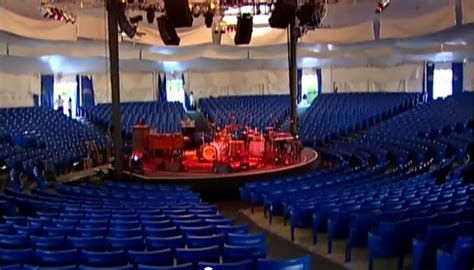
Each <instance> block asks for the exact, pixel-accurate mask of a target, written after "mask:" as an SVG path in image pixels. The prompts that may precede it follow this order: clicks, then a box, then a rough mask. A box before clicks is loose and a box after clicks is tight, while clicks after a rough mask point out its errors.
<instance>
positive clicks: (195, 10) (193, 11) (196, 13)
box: [192, 4, 201, 18]
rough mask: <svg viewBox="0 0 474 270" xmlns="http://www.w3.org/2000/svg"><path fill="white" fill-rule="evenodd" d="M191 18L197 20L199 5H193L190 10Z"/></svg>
mask: <svg viewBox="0 0 474 270" xmlns="http://www.w3.org/2000/svg"><path fill="white" fill-rule="evenodd" d="M192 13H193V17H194V18H197V17H199V15H201V7H200V6H199V5H197V4H196V5H194V6H193V8H192Z"/></svg>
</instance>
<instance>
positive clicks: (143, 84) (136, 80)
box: [92, 72, 157, 103]
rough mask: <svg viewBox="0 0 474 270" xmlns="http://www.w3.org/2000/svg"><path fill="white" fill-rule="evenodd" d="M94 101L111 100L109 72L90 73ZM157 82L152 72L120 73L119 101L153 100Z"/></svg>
mask: <svg viewBox="0 0 474 270" xmlns="http://www.w3.org/2000/svg"><path fill="white" fill-rule="evenodd" d="M92 79H93V82H94V94H95V99H96V103H110V102H112V92H111V91H112V90H111V89H112V88H111V85H110V73H108V72H107V73H103V74H94V75H92ZM156 87H157V82H154V80H153V73H120V101H121V102H133V101H153V100H155V98H156V91H157V90H156V89H157V88H156Z"/></svg>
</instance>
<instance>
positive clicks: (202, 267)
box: [197, 260, 255, 270]
mask: <svg viewBox="0 0 474 270" xmlns="http://www.w3.org/2000/svg"><path fill="white" fill-rule="evenodd" d="M209 268H210V269H212V270H253V269H255V267H254V262H253V261H252V260H245V261H242V262H234V263H222V264H219V263H208V262H199V263H198V265H197V270H208V269H209Z"/></svg>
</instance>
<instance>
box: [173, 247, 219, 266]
mask: <svg viewBox="0 0 474 270" xmlns="http://www.w3.org/2000/svg"><path fill="white" fill-rule="evenodd" d="M219 259H220V248H219V246H211V247H203V248H177V249H176V261H177V262H178V263H179V264H182V263H188V262H192V263H197V262H199V261H203V262H219Z"/></svg>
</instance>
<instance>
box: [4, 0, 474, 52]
mask: <svg viewBox="0 0 474 270" xmlns="http://www.w3.org/2000/svg"><path fill="white" fill-rule="evenodd" d="M465 2H466V3H468V2H469V0H467V1H465ZM466 6H467V8H466V9H465V11H464V15H465V16H467V18H469V17H470V16H471V15H472V13H471V11H470V10H471V9H472V8H470V4H467V5H466ZM104 13H105V12H104ZM470 14H471V15H470ZM104 15H105V14H102V16H91V15H80V16H78V18H77V22H76V24H68V23H64V22H56V21H50V20H40V19H32V18H29V17H24V16H21V15H18V14H15V13H14V12H12V11H9V10H7V9H5V8H3V7H0V16H1V18H2V20H0V30H3V31H5V32H8V33H12V34H15V35H19V36H23V37H27V38H33V39H40V40H55V41H58V40H67V41H75V40H77V39H79V38H81V39H91V40H106V39H107V25H106V20H105V16H104ZM471 17H472V16H471ZM465 21H466V20H465ZM468 21H469V20H468ZM454 24H455V20H454V6H453V5H452V4H450V5H448V6H447V7H445V8H441V9H439V10H436V11H433V12H430V13H427V14H424V15H421V16H418V17H414V18H400V19H393V18H382V20H381V37H382V38H404V37H413V36H417V35H424V34H428V33H433V32H438V31H440V30H444V29H447V28H449V27H452V26H454ZM413 25H418V27H412V26H413ZM138 31H139V32H143V33H145V35H144V36H141V37H137V38H136V40H135V42H137V43H139V44H146V45H152V46H159V47H163V46H164V44H163V41H162V40H161V37H160V35H159V32H158V29H157V28H156V26H155V25H151V24H146V23H144V24H140V26H139V27H138ZM179 36H180V38H181V45H180V46H181V47H183V46H184V47H186V46H197V45H204V44H212V29H211V28H206V27H205V26H200V27H197V28H191V29H187V30H185V31H180V32H179ZM233 37H234V33H226V34H224V35H223V37H222V44H223V45H228V46H235V45H234V39H233ZM124 39H125V40H128V41H131V40H129V39H128V38H124ZM286 40H287V37H286V31H285V30H281V29H272V28H270V27H255V28H254V30H253V35H252V40H251V43H250V44H249V45H246V46H245V47H259V46H274V45H279V44H284V43H285V42H286ZM372 40H374V32H373V23H372V20H369V21H366V22H362V23H359V24H356V25H353V26H347V27H341V28H322V29H316V30H314V31H309V32H308V33H307V34H306V35H305V36H304V37H303V38H302V43H324V44H328V43H329V44H331V43H335V44H343V43H359V42H366V41H372ZM201 49H202V48H201Z"/></svg>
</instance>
